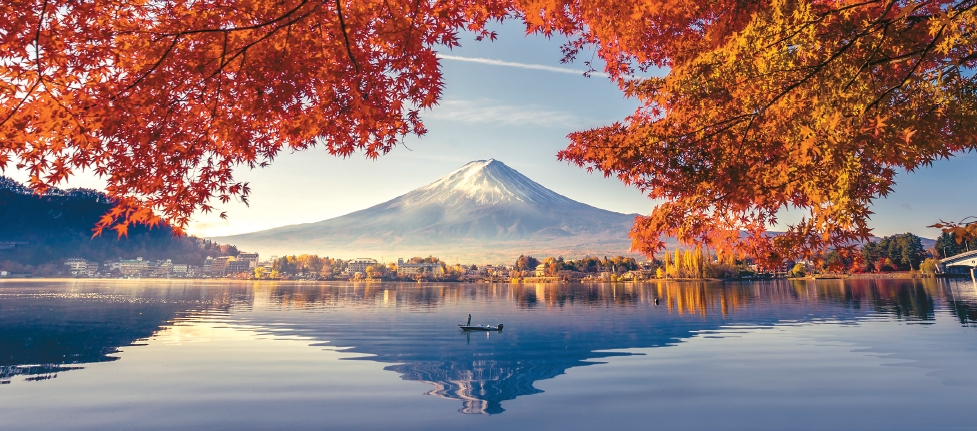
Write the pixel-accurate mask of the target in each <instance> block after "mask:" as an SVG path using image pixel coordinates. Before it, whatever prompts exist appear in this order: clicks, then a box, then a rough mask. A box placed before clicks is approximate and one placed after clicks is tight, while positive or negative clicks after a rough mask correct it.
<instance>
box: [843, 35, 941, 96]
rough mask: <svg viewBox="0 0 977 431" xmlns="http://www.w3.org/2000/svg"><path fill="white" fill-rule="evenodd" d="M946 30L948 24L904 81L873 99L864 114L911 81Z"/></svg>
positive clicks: (927, 46)
mask: <svg viewBox="0 0 977 431" xmlns="http://www.w3.org/2000/svg"><path fill="white" fill-rule="evenodd" d="M945 30H946V25H943V26H941V27H940V31H938V32H937V33H936V36H934V37H933V39H932V40H931V41H930V43H929V44H928V45H926V48H924V49H923V52H922V53H921V54H920V55H919V60H917V61H916V64H913V67H912V68H911V69H909V72H907V73H906V76H904V77H903V78H902V81H900V82H899V84H896V85H894V86H892V87H890V88H889V89H888V90H885V91H883V92H882V94H880V95H879V97H876V98H875V100H874V101H872V103H869V104H868V106H866V107H865V110H864V111H862V113H863V114H865V113H867V112H868V111H869V110H871V109H872V108H873V107H875V106H878V105H879V104H880V103H882V99H884V98H885V96H887V95H888V94H889V93H892V92H893V91H896V90H897V89H899V88H902V86H903V85H906V82H909V78H911V77H912V76H913V75H914V74H915V73H916V71H917V70H918V69H919V66H920V65H921V64H923V60H925V59H926V54H927V53H929V51H930V50H932V49H933V47H935V46H936V42H937V41H939V40H940V38H941V37H942V36H943V32H944V31H945Z"/></svg>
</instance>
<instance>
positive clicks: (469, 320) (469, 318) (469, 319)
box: [465, 314, 472, 326]
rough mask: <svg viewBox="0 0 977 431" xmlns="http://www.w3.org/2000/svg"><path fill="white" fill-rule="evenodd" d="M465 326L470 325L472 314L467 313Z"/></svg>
mask: <svg viewBox="0 0 977 431" xmlns="http://www.w3.org/2000/svg"><path fill="white" fill-rule="evenodd" d="M465 326H472V315H471V314H469V315H468V323H466V324H465Z"/></svg>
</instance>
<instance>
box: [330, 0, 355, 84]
mask: <svg viewBox="0 0 977 431" xmlns="http://www.w3.org/2000/svg"><path fill="white" fill-rule="evenodd" d="M336 15H338V16H339V28H340V29H341V30H342V31H343V39H344V40H345V41H346V54H348V55H349V60H350V61H352V62H353V68H355V69H356V73H360V66H359V64H357V63H356V57H353V49H352V48H351V47H350V45H349V35H348V34H346V21H345V20H343V6H342V0H336Z"/></svg>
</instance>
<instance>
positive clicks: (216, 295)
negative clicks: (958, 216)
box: [0, 279, 977, 414]
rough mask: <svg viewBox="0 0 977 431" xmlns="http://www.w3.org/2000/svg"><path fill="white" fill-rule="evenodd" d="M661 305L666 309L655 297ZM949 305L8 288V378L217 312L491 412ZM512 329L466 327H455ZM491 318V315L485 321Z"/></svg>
mask: <svg viewBox="0 0 977 431" xmlns="http://www.w3.org/2000/svg"><path fill="white" fill-rule="evenodd" d="M656 299H657V300H658V302H659V303H658V305H656V304H655V300H656ZM941 310H945V311H944V312H948V313H950V314H952V315H953V316H955V317H956V318H957V319H958V320H959V322H960V323H961V324H964V325H973V322H974V321H975V319H977V312H975V310H977V290H975V289H974V288H973V287H972V286H971V285H970V284H969V283H960V282H954V281H945V280H932V279H929V280H847V281H841V280H826V281H818V282H813V281H773V282H753V283H751V282H738V283H692V282H688V283H649V284H640V285H634V284H563V285H555V284H554V285H464V284H424V285H418V284H414V283H410V284H387V283H370V284H348V283H344V284H312V283H285V282H282V283H268V282H261V283H240V282H239V283H201V282H192V281H190V282H173V283H168V282H162V283H159V282H145V283H142V284H138V285H136V287H135V288H134V287H133V285H122V284H119V283H117V282H112V281H109V282H105V281H91V282H87V283H64V284H49V285H43V286H38V285H16V284H10V283H7V284H5V285H3V287H2V288H0V352H2V353H0V381H2V382H4V383H9V382H10V381H11V378H12V377H13V376H15V375H28V376H32V377H30V378H33V379H46V378H52V377H55V376H56V375H57V373H59V372H63V371H66V370H71V369H77V368H80V367H81V366H80V364H84V363H91V362H104V361H112V360H115V359H117V356H114V354H115V353H117V352H118V349H119V348H120V347H123V346H130V345H134V344H139V343H140V342H141V340H145V339H147V338H148V337H150V336H152V335H153V333H154V332H156V331H159V330H160V329H161V328H165V327H167V326H170V325H173V324H174V323H179V322H181V321H193V320H194V319H197V318H199V317H201V316H212V315H214V314H216V313H219V314H222V315H225V318H226V319H228V320H229V321H230V322H238V323H242V324H247V325H249V326H252V327H258V328H263V329H261V330H262V331H264V332H267V333H270V334H274V335H288V336H293V335H301V336H305V337H309V338H311V339H314V340H319V343H320V344H323V345H326V344H328V345H330V346H334V347H344V348H348V351H350V352H355V353H364V354H368V355H369V356H364V357H356V358H353V360H369V361H376V362H381V363H388V364H391V365H389V366H387V367H386V368H385V369H386V370H390V371H394V372H397V373H398V374H399V375H400V376H401V378H403V379H405V380H412V381H422V382H427V383H429V384H431V385H432V386H433V389H431V390H430V391H428V392H427V394H428V395H434V396H438V397H443V398H448V399H455V400H459V401H461V402H462V408H461V410H460V411H462V412H464V413H483V414H495V413H501V412H503V411H504V408H503V405H502V404H503V402H505V401H508V400H512V399H514V398H516V397H519V396H523V395H531V394H536V393H540V392H541V391H540V390H539V389H538V388H536V387H535V383H536V382H537V381H540V380H546V379H550V378H553V377H556V376H558V375H560V374H563V373H565V372H566V370H568V369H569V368H572V367H580V366H587V365H593V364H596V363H600V362H599V361H600V359H602V358H607V357H611V356H620V355H630V354H631V353H629V352H628V351H626V350H623V349H629V348H644V347H660V346H667V345H672V344H676V343H680V342H682V340H684V339H688V338H690V337H694V336H697V335H698V334H702V333H704V332H706V333H711V334H713V336H714V335H716V334H718V335H720V336H721V335H722V331H723V330H724V328H728V327H743V326H746V327H757V326H761V327H763V326H772V325H774V324H805V323H810V322H823V321H831V322H838V321H841V322H856V321H857V319H858V318H861V317H865V316H881V317H885V318H889V319H898V320H902V321H910V322H920V323H932V322H934V321H935V318H936V315H937V314H938V311H941ZM468 313H471V314H473V315H474V316H475V318H474V319H473V322H472V323H492V324H497V323H505V330H504V331H503V332H497V333H496V332H492V333H474V334H471V333H464V332H462V331H460V330H458V328H457V326H455V325H456V324H457V323H460V322H463V321H464V316H467V314H468ZM486 319H491V321H486Z"/></svg>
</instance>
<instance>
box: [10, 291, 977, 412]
mask: <svg viewBox="0 0 977 431" xmlns="http://www.w3.org/2000/svg"><path fill="white" fill-rule="evenodd" d="M656 299H658V300H659V303H658V304H656V303H655V300H656ZM469 313H471V314H472V316H473V317H472V323H491V324H497V323H504V324H505V329H504V330H503V331H502V332H491V333H464V332H462V331H460V330H459V329H458V328H457V326H456V325H457V324H458V323H463V322H464V321H465V320H466V319H467V316H468V314H469ZM975 321H977V288H975V286H974V285H973V284H971V282H970V281H969V280H966V281H947V280H855V281H819V282H816V283H815V282H810V281H808V282H804V281H799V282H795V281H775V282H762V283H760V282H753V283H750V282H742V283H661V284H656V283H651V284H640V285H631V284H627V285H625V284H603V285H602V284H570V285H505V284H500V285H471V284H393V283H391V284H387V283H376V284H349V283H342V284H335V283H292V282H283V283H273V282H259V283H251V282H226V283H224V282H203V281H65V282H55V281H47V282H45V281H37V282H5V283H0V430H21V429H23V430H47V429H52V430H53V429H57V430H65V429H92V430H115V429H166V430H176V429H181V430H186V429H228V430H251V429H255V430H282V429H287V430H304V429H315V430H322V429H337V430H339V429H371V430H372V429H398V430H399V429H458V430H482V429H484V430H518V429H561V430H572V429H581V430H593V429H662V430H683V429H692V430H698V429H705V430H716V429H723V430H740V429H742V430H785V429H792V430H854V429H859V430H876V429H877V430H914V431H918V430H937V429H959V430H975V429H977V403H975V401H977V324H975Z"/></svg>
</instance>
